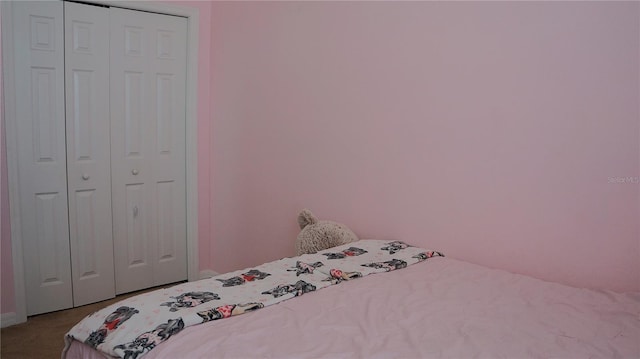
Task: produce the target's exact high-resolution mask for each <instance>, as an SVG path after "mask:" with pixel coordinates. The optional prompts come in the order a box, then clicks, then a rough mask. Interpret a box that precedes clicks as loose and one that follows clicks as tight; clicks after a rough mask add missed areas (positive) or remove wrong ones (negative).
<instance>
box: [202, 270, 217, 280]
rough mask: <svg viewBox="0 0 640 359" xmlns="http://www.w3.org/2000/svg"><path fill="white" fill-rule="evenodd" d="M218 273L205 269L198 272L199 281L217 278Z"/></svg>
mask: <svg viewBox="0 0 640 359" xmlns="http://www.w3.org/2000/svg"><path fill="white" fill-rule="evenodd" d="M218 274H220V273H218V272H216V271H214V270H211V269H205V270H201V271H200V279H206V278H211V277H215V276H217V275H218Z"/></svg>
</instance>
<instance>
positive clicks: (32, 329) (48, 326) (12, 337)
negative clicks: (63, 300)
mask: <svg viewBox="0 0 640 359" xmlns="http://www.w3.org/2000/svg"><path fill="white" fill-rule="evenodd" d="M169 286H171V285H164V286H161V287H155V288H149V289H145V290H142V291H138V292H133V293H127V294H122V295H119V296H117V297H115V298H113V299H109V300H105V301H103V302H99V303H94V304H89V305H85V306H82V307H78V308H73V309H66V310H60V311H57V312H52V313H47V314H40V315H34V316H32V317H29V318H27V322H26V323H22V324H17V325H13V326H10V327H7V328H2V329H1V330H0V342H1V343H0V357H1V358H2V359H13V358H16V359H18V358H19V359H31V358H42V359H45V358H56V359H58V358H60V355H61V354H62V349H63V348H64V336H65V334H66V333H67V332H68V331H69V330H70V329H71V328H72V327H73V326H74V325H76V323H78V322H79V321H80V320H82V318H84V317H86V316H87V315H89V314H91V313H93V312H95V311H96V310H99V309H101V308H103V307H106V306H107V305H110V304H113V303H115V302H118V301H121V300H122V299H125V298H128V297H131V296H133V295H136V294H140V293H145V292H150V291H152V290H156V289H159V288H166V287H169Z"/></svg>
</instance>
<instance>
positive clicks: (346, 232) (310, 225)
mask: <svg viewBox="0 0 640 359" xmlns="http://www.w3.org/2000/svg"><path fill="white" fill-rule="evenodd" d="M298 225H299V226H300V234H298V238H297V239H296V255H298V256H299V255H301V254H307V253H316V252H317V251H321V250H323V249H327V248H331V247H335V246H339V245H342V244H346V243H351V242H355V241H357V240H358V237H357V236H356V235H355V234H354V233H353V232H352V231H351V230H350V229H349V228H347V226H345V225H344V224H340V223H336V222H333V221H318V219H317V218H316V217H315V216H314V215H313V213H311V211H310V210H308V209H303V210H302V212H300V214H299V215H298Z"/></svg>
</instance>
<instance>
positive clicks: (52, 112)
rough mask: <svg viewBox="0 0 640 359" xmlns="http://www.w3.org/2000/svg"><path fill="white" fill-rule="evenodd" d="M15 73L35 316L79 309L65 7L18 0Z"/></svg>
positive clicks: (29, 292)
mask: <svg viewBox="0 0 640 359" xmlns="http://www.w3.org/2000/svg"><path fill="white" fill-rule="evenodd" d="M12 11H13V14H12V17H13V19H14V39H13V42H14V44H13V45H14V49H15V51H14V54H13V56H14V66H15V67H14V71H15V74H16V79H17V81H16V83H15V87H16V115H17V121H16V126H17V127H16V128H17V137H18V141H17V143H18V160H17V162H18V181H19V185H18V187H19V199H18V200H19V202H20V219H21V228H20V230H21V235H22V245H23V253H24V272H25V289H26V298H27V315H34V314H39V313H45V312H51V311H55V310H60V309H65V308H69V307H71V306H72V305H73V301H72V296H71V293H72V283H71V269H70V265H69V260H70V255H69V228H68V212H67V210H68V208H67V176H66V163H65V162H66V155H65V114H64V40H63V39H64V37H63V31H64V23H63V6H62V2H47V1H43V2H35V1H34V2H14V3H13V6H12Z"/></svg>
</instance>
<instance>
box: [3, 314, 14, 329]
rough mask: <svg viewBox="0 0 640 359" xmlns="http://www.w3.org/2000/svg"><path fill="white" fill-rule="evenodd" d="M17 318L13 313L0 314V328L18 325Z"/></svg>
mask: <svg viewBox="0 0 640 359" xmlns="http://www.w3.org/2000/svg"><path fill="white" fill-rule="evenodd" d="M17 318H18V316H17V315H16V313H14V312H9V313H2V314H0V327H1V328H5V327H8V326H11V325H14V324H18V320H17Z"/></svg>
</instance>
